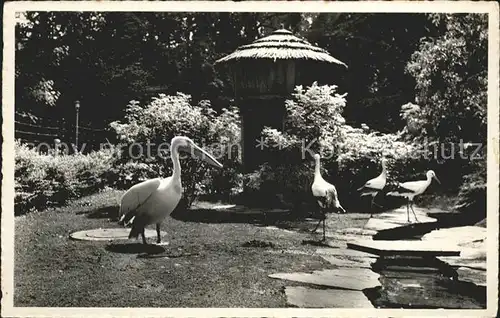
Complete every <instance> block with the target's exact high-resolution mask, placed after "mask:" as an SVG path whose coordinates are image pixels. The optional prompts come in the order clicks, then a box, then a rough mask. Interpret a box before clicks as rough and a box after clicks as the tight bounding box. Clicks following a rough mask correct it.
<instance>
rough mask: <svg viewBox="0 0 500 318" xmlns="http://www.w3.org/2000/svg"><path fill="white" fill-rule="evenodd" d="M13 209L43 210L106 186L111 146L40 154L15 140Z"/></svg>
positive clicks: (111, 157) (23, 210)
mask: <svg viewBox="0 0 500 318" xmlns="http://www.w3.org/2000/svg"><path fill="white" fill-rule="evenodd" d="M15 149H16V153H15V193H16V196H15V212H16V214H22V213H25V212H27V211H30V210H43V209H45V208H47V207H50V206H57V205H62V204H65V203H66V202H67V201H68V200H69V199H71V198H75V197H77V196H80V195H86V194H90V193H93V192H97V191H99V190H100V189H103V188H104V187H105V186H106V185H109V183H108V178H107V174H108V173H109V171H110V170H111V168H112V166H113V163H114V160H115V159H116V157H115V155H114V154H115V152H114V149H107V150H101V151H96V152H92V153H90V154H88V155H82V154H77V155H44V154H40V153H38V152H37V151H36V150H35V149H32V148H29V147H28V146H26V145H24V144H22V143H20V142H18V141H16V143H15Z"/></svg>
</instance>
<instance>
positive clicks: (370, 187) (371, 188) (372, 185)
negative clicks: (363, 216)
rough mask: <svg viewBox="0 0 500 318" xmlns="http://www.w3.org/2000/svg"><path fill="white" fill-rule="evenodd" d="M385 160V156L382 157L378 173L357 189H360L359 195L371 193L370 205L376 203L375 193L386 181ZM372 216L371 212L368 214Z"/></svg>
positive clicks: (381, 188) (380, 189)
mask: <svg viewBox="0 0 500 318" xmlns="http://www.w3.org/2000/svg"><path fill="white" fill-rule="evenodd" d="M386 165H387V160H386V159H385V158H382V172H381V173H380V175H379V176H378V177H376V178H373V179H371V180H368V181H366V183H365V184H364V185H363V186H362V187H361V188H359V189H358V191H361V196H366V195H371V196H372V201H371V204H370V207H373V205H377V206H379V207H380V205H378V204H377V203H375V197H376V196H377V194H378V193H379V192H380V191H382V190H383V189H384V187H385V184H386V182H387V167H386ZM372 216H373V212H372V213H371V214H370V217H372Z"/></svg>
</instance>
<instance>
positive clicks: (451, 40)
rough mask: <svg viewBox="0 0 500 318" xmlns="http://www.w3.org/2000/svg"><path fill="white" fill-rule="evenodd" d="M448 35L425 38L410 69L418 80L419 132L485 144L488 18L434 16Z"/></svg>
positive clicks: (414, 114)
mask: <svg viewBox="0 0 500 318" xmlns="http://www.w3.org/2000/svg"><path fill="white" fill-rule="evenodd" d="M429 18H430V19H431V20H432V21H433V23H434V24H435V25H436V26H437V27H440V28H442V29H444V33H443V34H442V35H440V36H438V37H432V38H429V37H427V38H423V39H422V41H421V43H420V47H419V49H418V50H417V51H416V52H415V53H414V54H413V55H412V59H411V61H410V62H409V63H408V65H407V70H408V73H409V74H411V75H412V76H413V77H414V78H415V81H416V86H415V88H416V92H417V94H416V95H417V96H416V99H415V102H416V103H417V104H418V106H419V107H418V110H417V109H416V108H413V110H414V111H413V112H412V113H411V114H410V113H408V111H405V110H403V111H404V114H405V116H406V118H407V119H409V120H412V121H413V122H418V123H419V125H417V127H415V128H417V130H418V131H417V134H418V135H419V136H421V137H425V136H427V137H429V138H432V139H436V140H438V141H442V142H444V141H454V142H457V141H459V140H463V141H464V142H477V141H480V142H482V141H484V140H486V114H487V71H488V69H487V57H488V55H487V52H488V28H487V25H488V20H487V16H486V15H484V14H449V15H439V14H433V15H430V17H429Z"/></svg>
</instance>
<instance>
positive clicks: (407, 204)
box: [406, 200, 411, 223]
mask: <svg viewBox="0 0 500 318" xmlns="http://www.w3.org/2000/svg"><path fill="white" fill-rule="evenodd" d="M406 216H407V217H408V223H411V221H410V200H408V201H407V202H406Z"/></svg>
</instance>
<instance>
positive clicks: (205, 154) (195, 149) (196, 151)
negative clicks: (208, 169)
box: [191, 143, 222, 168]
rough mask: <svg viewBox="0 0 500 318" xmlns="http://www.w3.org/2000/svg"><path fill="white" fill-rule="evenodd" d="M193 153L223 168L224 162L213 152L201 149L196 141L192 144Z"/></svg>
mask: <svg viewBox="0 0 500 318" xmlns="http://www.w3.org/2000/svg"><path fill="white" fill-rule="evenodd" d="M191 153H192V154H193V156H194V157H196V158H198V159H201V160H203V161H205V162H206V163H208V164H210V165H212V166H214V167H216V168H222V164H221V163H220V162H218V161H217V160H216V159H215V158H214V157H213V156H212V155H211V154H209V153H208V152H206V151H205V150H203V149H201V148H200V147H198V146H197V145H195V144H194V143H193V144H191Z"/></svg>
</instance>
